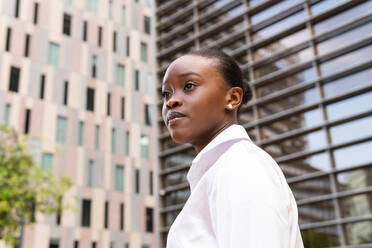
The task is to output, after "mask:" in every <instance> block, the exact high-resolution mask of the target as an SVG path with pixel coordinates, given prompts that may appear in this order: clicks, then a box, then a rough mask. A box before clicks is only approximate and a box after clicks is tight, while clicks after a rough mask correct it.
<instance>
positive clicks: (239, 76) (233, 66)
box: [186, 49, 252, 104]
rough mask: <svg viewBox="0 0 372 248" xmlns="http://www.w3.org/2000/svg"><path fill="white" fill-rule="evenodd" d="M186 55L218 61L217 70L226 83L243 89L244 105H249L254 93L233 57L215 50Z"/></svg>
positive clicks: (198, 51) (193, 52)
mask: <svg viewBox="0 0 372 248" xmlns="http://www.w3.org/2000/svg"><path fill="white" fill-rule="evenodd" d="M186 55H197V56H201V57H206V58H211V59H216V60H217V61H218V68H217V70H218V71H219V72H220V73H221V75H222V76H223V78H224V79H225V81H226V83H228V84H229V85H230V86H231V87H240V88H242V90H243V99H242V104H245V103H247V102H248V101H249V100H250V99H251V98H252V91H251V88H250V87H249V84H248V81H246V80H244V79H243V73H242V71H241V70H240V67H239V65H238V63H237V62H236V61H235V59H234V58H233V57H231V56H229V55H227V54H226V53H224V52H222V51H220V50H215V49H202V50H197V51H191V52H189V53H187V54H186Z"/></svg>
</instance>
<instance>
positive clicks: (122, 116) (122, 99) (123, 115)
mask: <svg viewBox="0 0 372 248" xmlns="http://www.w3.org/2000/svg"><path fill="white" fill-rule="evenodd" d="M124 117H125V98H124V97H122V98H121V119H122V120H124Z"/></svg>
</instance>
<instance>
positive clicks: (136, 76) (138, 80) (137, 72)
mask: <svg viewBox="0 0 372 248" xmlns="http://www.w3.org/2000/svg"><path fill="white" fill-rule="evenodd" d="M134 79H135V80H134V88H135V89H136V90H139V88H140V85H139V84H140V72H139V70H136V71H135V72H134Z"/></svg>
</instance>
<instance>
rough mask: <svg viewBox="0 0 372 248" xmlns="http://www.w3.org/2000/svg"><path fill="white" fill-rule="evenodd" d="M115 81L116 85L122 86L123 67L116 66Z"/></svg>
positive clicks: (123, 79)
mask: <svg viewBox="0 0 372 248" xmlns="http://www.w3.org/2000/svg"><path fill="white" fill-rule="evenodd" d="M116 80H117V84H118V85H121V86H124V81H125V67H124V66H123V65H120V64H118V65H117V68H116Z"/></svg>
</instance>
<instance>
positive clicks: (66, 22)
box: [62, 14, 71, 35]
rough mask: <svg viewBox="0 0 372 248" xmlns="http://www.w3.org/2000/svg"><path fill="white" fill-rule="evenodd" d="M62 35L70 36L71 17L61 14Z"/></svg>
mask: <svg viewBox="0 0 372 248" xmlns="http://www.w3.org/2000/svg"><path fill="white" fill-rule="evenodd" d="M62 33H63V34H65V35H71V15H68V14H63V29H62Z"/></svg>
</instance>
